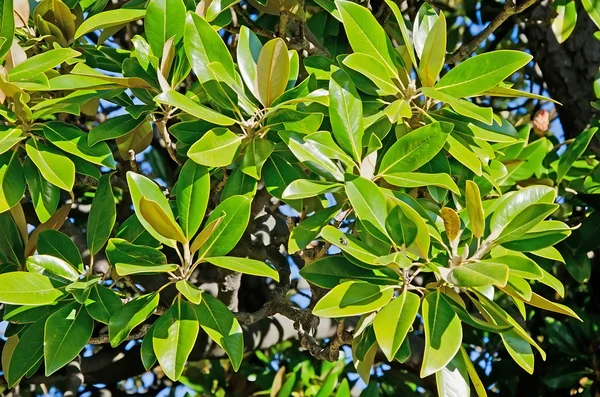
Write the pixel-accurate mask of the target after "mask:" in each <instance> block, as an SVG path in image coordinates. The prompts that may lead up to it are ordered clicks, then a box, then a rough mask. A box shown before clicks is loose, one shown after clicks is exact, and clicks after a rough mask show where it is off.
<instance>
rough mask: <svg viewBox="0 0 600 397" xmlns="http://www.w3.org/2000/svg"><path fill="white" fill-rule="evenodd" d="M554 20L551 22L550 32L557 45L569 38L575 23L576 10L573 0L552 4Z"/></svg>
mask: <svg viewBox="0 0 600 397" xmlns="http://www.w3.org/2000/svg"><path fill="white" fill-rule="evenodd" d="M552 8H554V10H555V11H556V14H557V15H556V18H554V19H553V20H552V31H553V32H554V37H556V41H558V42H559V43H563V42H564V41H565V40H566V39H568V38H569V36H570V35H571V33H573V30H574V29H575V24H576V23H577V8H576V7H575V1H573V0H558V1H556V2H554V3H553V4H552Z"/></svg>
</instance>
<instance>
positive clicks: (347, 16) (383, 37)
mask: <svg viewBox="0 0 600 397" xmlns="http://www.w3.org/2000/svg"><path fill="white" fill-rule="evenodd" d="M335 5H336V7H337V9H338V10H339V11H340V16H341V18H342V24H343V26H344V29H345V30H346V35H347V37H348V41H349V42H350V46H351V47H352V49H353V50H354V52H356V53H362V54H367V55H371V56H372V57H374V58H376V59H380V60H381V61H383V63H384V64H385V65H386V67H387V68H388V69H390V70H391V71H392V72H395V68H396V66H395V64H394V62H392V54H394V47H393V46H392V43H391V41H390V39H389V38H388V36H387V34H386V33H385V31H384V30H383V27H382V26H381V25H380V24H379V22H377V19H375V17H374V16H373V14H372V13H371V11H369V10H368V9H367V8H365V7H363V6H360V5H358V4H356V3H352V2H350V1H345V0H336V1H335Z"/></svg>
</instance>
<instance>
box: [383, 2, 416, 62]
mask: <svg viewBox="0 0 600 397" xmlns="http://www.w3.org/2000/svg"><path fill="white" fill-rule="evenodd" d="M385 3H386V4H387V5H388V7H390V8H391V9H392V12H393V13H394V17H396V21H397V22H398V26H399V27H400V34H401V35H402V40H403V41H404V46H406V48H407V51H408V56H409V57H410V61H411V63H412V64H413V65H415V67H416V65H417V59H416V58H415V51H414V47H413V40H412V38H411V37H410V35H409V33H408V29H407V28H406V21H405V20H404V17H403V16H402V12H401V11H400V7H398V5H397V4H396V3H394V2H393V1H392V0H385ZM407 69H408V70H407V73H410V71H411V69H412V68H410V67H408V68H407Z"/></svg>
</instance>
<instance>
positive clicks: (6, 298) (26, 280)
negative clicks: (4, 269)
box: [0, 272, 64, 306]
mask: <svg viewBox="0 0 600 397" xmlns="http://www.w3.org/2000/svg"><path fill="white" fill-rule="evenodd" d="M58 286H60V283H57V282H56V281H54V280H52V279H51V278H49V277H46V276H43V275H41V274H36V273H29V272H12V273H4V274H0V287H1V288H0V302H2V303H8V304H12V305H29V306H43V305H50V304H52V303H54V302H56V301H58V300H59V299H60V298H62V297H63V295H64V292H62V291H61V290H59V289H58Z"/></svg>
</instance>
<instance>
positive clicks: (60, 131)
mask: <svg viewBox="0 0 600 397" xmlns="http://www.w3.org/2000/svg"><path fill="white" fill-rule="evenodd" d="M44 136H45V137H46V139H48V140H49V141H50V142H52V144H53V145H55V146H56V147H58V148H59V149H61V150H64V151H65V152H67V153H70V154H73V155H75V156H77V157H80V158H82V159H84V160H87V161H89V162H90V163H93V164H98V165H103V166H105V167H108V168H110V169H115V167H116V164H115V160H114V158H113V156H112V152H111V151H110V148H109V147H108V145H107V144H106V143H104V142H99V143H97V144H95V145H94V146H89V145H88V142H87V136H86V134H85V132H83V131H81V130H80V129H79V128H77V127H75V126H72V125H70V124H66V123H61V122H50V123H46V124H45V125H44Z"/></svg>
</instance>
